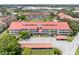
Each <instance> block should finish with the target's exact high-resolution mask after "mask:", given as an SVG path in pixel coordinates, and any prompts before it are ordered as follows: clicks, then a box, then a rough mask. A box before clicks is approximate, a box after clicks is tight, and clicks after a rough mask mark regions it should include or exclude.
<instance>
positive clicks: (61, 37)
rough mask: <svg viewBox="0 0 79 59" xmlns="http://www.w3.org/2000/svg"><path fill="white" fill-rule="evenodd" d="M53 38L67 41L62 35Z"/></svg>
mask: <svg viewBox="0 0 79 59" xmlns="http://www.w3.org/2000/svg"><path fill="white" fill-rule="evenodd" d="M55 38H56V39H67V37H66V36H64V35H57V36H55Z"/></svg>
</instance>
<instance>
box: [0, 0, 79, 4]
mask: <svg viewBox="0 0 79 59" xmlns="http://www.w3.org/2000/svg"><path fill="white" fill-rule="evenodd" d="M0 4H79V0H0Z"/></svg>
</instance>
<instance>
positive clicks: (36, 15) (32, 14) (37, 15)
mask: <svg viewBox="0 0 79 59" xmlns="http://www.w3.org/2000/svg"><path fill="white" fill-rule="evenodd" d="M24 14H25V15H26V16H27V17H28V18H29V19H42V18H47V17H48V16H49V15H50V13H46V12H28V13H24Z"/></svg>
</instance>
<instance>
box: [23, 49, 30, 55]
mask: <svg viewBox="0 0 79 59" xmlns="http://www.w3.org/2000/svg"><path fill="white" fill-rule="evenodd" d="M30 54H31V48H24V49H23V51H22V55H30Z"/></svg>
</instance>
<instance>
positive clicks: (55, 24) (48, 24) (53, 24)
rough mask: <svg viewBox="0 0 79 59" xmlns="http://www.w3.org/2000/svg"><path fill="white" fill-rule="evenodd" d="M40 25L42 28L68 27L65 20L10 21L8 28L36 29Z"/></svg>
mask: <svg viewBox="0 0 79 59" xmlns="http://www.w3.org/2000/svg"><path fill="white" fill-rule="evenodd" d="M39 25H41V27H42V29H68V30H70V27H69V25H68V24H67V22H12V23H11V25H10V27H9V29H37V28H38V26H39Z"/></svg>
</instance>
